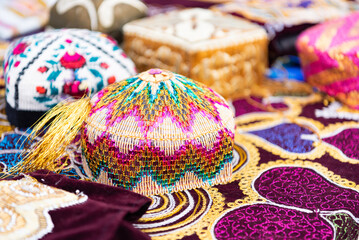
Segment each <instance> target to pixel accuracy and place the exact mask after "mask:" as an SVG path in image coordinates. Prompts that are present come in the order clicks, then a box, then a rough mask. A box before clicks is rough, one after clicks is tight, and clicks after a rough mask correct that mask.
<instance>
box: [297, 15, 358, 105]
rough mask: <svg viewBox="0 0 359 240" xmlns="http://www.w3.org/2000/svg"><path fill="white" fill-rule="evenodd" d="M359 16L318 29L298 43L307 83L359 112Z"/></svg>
mask: <svg viewBox="0 0 359 240" xmlns="http://www.w3.org/2000/svg"><path fill="white" fill-rule="evenodd" d="M358 26H359V13H354V14H351V15H349V16H347V17H344V18H339V19H335V20H332V21H328V22H326V23H323V24H320V25H317V26H314V27H312V28H310V29H308V30H307V31H305V32H303V33H302V34H301V35H300V37H299V38H298V40H297V49H298V52H299V56H300V59H301V65H302V69H303V72H304V76H305V78H306V81H307V82H308V83H310V84H311V85H313V86H315V87H317V88H318V89H320V90H321V91H323V92H325V93H327V94H328V95H330V96H333V97H335V98H337V99H338V100H340V101H342V102H343V103H344V104H346V105H348V106H349V107H351V108H354V109H359V55H358V50H359V42H358V39H359V30H358V29H359V27H358Z"/></svg>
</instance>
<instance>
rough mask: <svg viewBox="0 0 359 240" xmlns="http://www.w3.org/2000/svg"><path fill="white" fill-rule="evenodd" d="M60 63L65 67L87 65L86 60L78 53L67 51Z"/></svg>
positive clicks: (72, 67)
mask: <svg viewBox="0 0 359 240" xmlns="http://www.w3.org/2000/svg"><path fill="white" fill-rule="evenodd" d="M60 63H61V65H62V66H63V67H64V68H68V69H76V68H80V67H82V66H83V65H85V63H86V60H85V58H84V57H83V56H81V55H80V54H78V53H69V52H66V53H65V55H64V56H62V58H61V59H60Z"/></svg>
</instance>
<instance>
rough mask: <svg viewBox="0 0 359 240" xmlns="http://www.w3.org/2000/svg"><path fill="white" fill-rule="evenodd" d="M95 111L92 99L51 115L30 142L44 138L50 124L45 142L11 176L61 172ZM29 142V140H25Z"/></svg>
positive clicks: (62, 105) (67, 103) (64, 106)
mask: <svg viewBox="0 0 359 240" xmlns="http://www.w3.org/2000/svg"><path fill="white" fill-rule="evenodd" d="M90 110H91V104H90V98H88V97H84V98H81V99H79V100H76V101H65V102H62V103H59V104H58V105H56V106H55V107H54V108H53V109H51V110H50V111H49V112H47V113H46V114H45V115H44V117H43V118H42V119H41V120H40V121H39V122H38V123H37V124H36V125H35V127H34V129H33V130H32V132H31V134H30V135H29V137H28V138H27V139H28V140H30V141H31V142H33V141H34V139H35V138H36V137H38V136H39V135H41V134H42V133H43V131H44V128H45V126H46V125H47V123H48V122H50V121H51V123H50V124H49V125H48V127H47V131H46V133H45V134H44V136H43V137H42V139H41V140H40V141H39V142H37V143H35V144H33V146H31V147H30V149H29V150H28V151H27V153H25V155H24V159H23V160H22V161H21V162H20V163H18V164H17V165H16V166H14V167H13V168H11V169H10V170H9V172H10V173H13V174H16V173H28V172H32V171H36V170H39V169H47V170H50V171H53V172H59V171H61V170H62V169H63V168H64V167H65V166H64V163H63V164H61V163H60V162H59V160H61V159H60V158H61V156H63V154H64V153H65V151H66V147H67V146H68V145H69V144H70V143H71V142H72V141H73V140H74V139H75V137H76V135H77V134H78V132H79V131H80V129H81V127H82V124H83V122H84V121H85V120H86V118H87V116H88V114H89V112H90ZM25 141H26V140H25Z"/></svg>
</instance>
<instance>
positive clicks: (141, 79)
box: [81, 69, 234, 195]
mask: <svg viewBox="0 0 359 240" xmlns="http://www.w3.org/2000/svg"><path fill="white" fill-rule="evenodd" d="M81 136H82V140H81V142H82V152H83V162H84V165H85V166H84V167H85V170H86V172H87V174H89V175H90V176H91V177H92V178H93V180H94V181H97V182H101V183H106V184H110V185H115V186H121V187H124V188H126V189H130V190H133V191H135V192H138V193H141V194H144V195H155V194H162V193H170V192H174V191H179V190H184V189H191V188H196V187H202V186H209V185H214V184H221V183H225V182H227V181H229V180H230V178H231V175H232V164H231V161H232V158H233V153H232V151H233V138H234V119H233V113H232V111H231V110H230V108H229V106H228V104H227V103H226V102H225V100H224V99H223V98H222V97H221V96H219V95H218V94H217V93H215V92H214V91H213V90H211V89H209V88H207V87H205V86H204V85H202V84H200V83H197V82H195V81H193V80H191V79H189V78H186V77H184V76H181V75H178V74H175V73H172V72H169V71H165V70H160V69H151V70H149V71H146V72H143V73H141V74H139V75H137V76H135V77H132V78H129V79H127V80H124V81H122V82H118V83H115V84H113V85H110V86H108V87H106V88H105V89H103V90H101V91H100V92H98V93H97V94H96V95H95V96H94V97H93V98H92V99H91V110H90V113H89V116H88V118H87V119H86V120H85V122H84V125H83V127H82V134H81Z"/></svg>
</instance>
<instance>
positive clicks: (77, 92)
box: [63, 81, 87, 98]
mask: <svg viewBox="0 0 359 240" xmlns="http://www.w3.org/2000/svg"><path fill="white" fill-rule="evenodd" d="M80 84H81V82H80V81H73V82H67V83H65V85H64V88H63V90H64V93H65V94H68V95H70V96H73V97H78V98H80V97H82V96H83V95H84V94H86V93H87V89H86V90H81V89H80V88H79V86H80Z"/></svg>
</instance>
